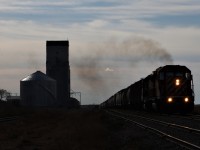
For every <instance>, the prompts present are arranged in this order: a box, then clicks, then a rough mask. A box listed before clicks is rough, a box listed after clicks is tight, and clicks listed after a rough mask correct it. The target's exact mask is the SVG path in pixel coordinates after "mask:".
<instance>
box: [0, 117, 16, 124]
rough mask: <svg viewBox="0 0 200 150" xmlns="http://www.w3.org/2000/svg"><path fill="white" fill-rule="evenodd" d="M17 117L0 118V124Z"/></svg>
mask: <svg viewBox="0 0 200 150" xmlns="http://www.w3.org/2000/svg"><path fill="white" fill-rule="evenodd" d="M18 117H19V116H10V117H1V118H0V123H3V122H8V121H13V120H16V119H17V118H18Z"/></svg>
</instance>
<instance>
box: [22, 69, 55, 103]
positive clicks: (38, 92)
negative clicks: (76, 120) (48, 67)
mask: <svg viewBox="0 0 200 150" xmlns="http://www.w3.org/2000/svg"><path fill="white" fill-rule="evenodd" d="M20 95H21V104H22V106H31V107H35V106H36V107H43V106H54V105H56V102H57V101H56V97H57V96H56V80H54V79H52V78H50V77H48V76H47V75H45V74H44V73H42V72H41V71H36V72H35V73H33V74H31V75H29V76H27V77H26V78H24V79H22V80H21V81H20Z"/></svg>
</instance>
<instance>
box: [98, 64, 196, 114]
mask: <svg viewBox="0 0 200 150" xmlns="http://www.w3.org/2000/svg"><path fill="white" fill-rule="evenodd" d="M100 107H101V108H132V109H145V110H155V111H159V112H179V113H189V112H192V111H193V108H194V85H193V76H192V74H191V71H190V70H189V69H188V68H187V67H185V66H180V65H166V66H163V67H159V68H158V69H156V70H155V71H153V73H152V74H151V75H148V76H147V77H146V78H143V79H141V80H139V81H137V82H135V83H133V84H132V85H130V86H129V87H127V88H125V89H122V90H120V91H119V92H117V93H116V94H114V95H113V96H111V97H110V98H109V99H107V100H106V101H104V102H103V103H101V104H100Z"/></svg>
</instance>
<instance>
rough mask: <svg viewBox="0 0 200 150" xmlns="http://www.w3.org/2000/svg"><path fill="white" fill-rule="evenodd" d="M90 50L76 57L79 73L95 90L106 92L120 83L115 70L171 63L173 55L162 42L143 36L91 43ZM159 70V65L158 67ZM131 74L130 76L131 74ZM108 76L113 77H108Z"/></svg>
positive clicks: (119, 76)
mask: <svg viewBox="0 0 200 150" xmlns="http://www.w3.org/2000/svg"><path fill="white" fill-rule="evenodd" d="M87 52H88V53H86V54H85V56H82V58H81V60H76V61H75V62H74V63H75V68H76V73H77V74H78V76H79V78H80V79H81V81H82V82H84V83H85V84H86V85H87V86H89V87H90V88H91V89H92V90H93V91H94V90H96V91H99V92H107V91H109V90H108V87H110V88H111V87H112V85H111V84H112V83H114V85H115V86H117V85H118V84H120V83H121V81H120V79H122V77H121V75H119V74H118V72H117V71H116V70H118V69H119V68H120V67H123V65H124V66H126V67H129V68H130V69H134V68H135V67H137V65H138V64H139V63H140V62H146V63H152V64H153V63H159V64H160V66H162V65H166V64H172V63H173V61H172V57H171V55H170V54H169V53H168V52H167V51H166V50H165V49H164V48H162V47H161V46H160V45H159V43H157V42H155V41H153V40H150V39H144V38H129V39H126V40H124V41H122V42H119V41H117V40H115V39H110V40H109V41H106V42H104V43H103V42H102V43H96V44H91V45H89V46H88V50H87ZM155 69H156V68H155ZM130 76H131V75H130ZM107 77H109V79H112V80H109V81H108V80H107Z"/></svg>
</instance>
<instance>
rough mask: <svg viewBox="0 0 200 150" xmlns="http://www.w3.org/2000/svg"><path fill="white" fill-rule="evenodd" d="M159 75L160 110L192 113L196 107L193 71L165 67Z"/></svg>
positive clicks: (181, 67)
mask: <svg viewBox="0 0 200 150" xmlns="http://www.w3.org/2000/svg"><path fill="white" fill-rule="evenodd" d="M157 73H158V74H157V75H158V80H157V81H158V83H159V84H158V86H159V87H157V88H158V90H159V95H158V96H159V98H158V99H159V101H158V102H159V105H160V109H162V110H164V111H168V112H182V113H186V112H191V111H192V110H193V107H194V86H193V77H192V75H191V71H190V70H189V69H188V68H186V67H184V66H165V67H163V68H162V69H160V70H159V71H158V72H157Z"/></svg>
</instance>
